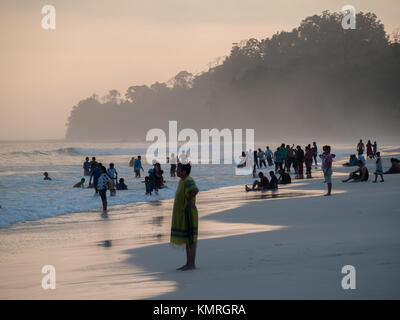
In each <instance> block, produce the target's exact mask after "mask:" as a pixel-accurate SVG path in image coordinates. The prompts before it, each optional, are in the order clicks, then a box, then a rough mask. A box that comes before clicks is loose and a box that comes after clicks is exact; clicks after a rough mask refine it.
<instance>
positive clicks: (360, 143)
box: [357, 139, 365, 155]
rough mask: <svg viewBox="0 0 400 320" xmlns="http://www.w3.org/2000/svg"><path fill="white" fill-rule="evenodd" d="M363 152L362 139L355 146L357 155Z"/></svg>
mask: <svg viewBox="0 0 400 320" xmlns="http://www.w3.org/2000/svg"><path fill="white" fill-rule="evenodd" d="M364 150H365V146H364V143H363V141H362V139H360V142H359V143H358V145H357V152H358V155H360V154H363V153H364Z"/></svg>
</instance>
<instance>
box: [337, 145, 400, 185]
mask: <svg viewBox="0 0 400 320" xmlns="http://www.w3.org/2000/svg"><path fill="white" fill-rule="evenodd" d="M366 151H367V159H375V173H374V174H375V180H374V181H372V182H373V183H376V182H377V180H378V176H379V177H380V178H381V179H380V182H384V181H385V180H384V179H383V175H384V174H393V173H400V160H399V159H396V158H391V159H390V162H391V167H390V168H389V170H387V171H386V172H383V165H382V158H381V153H380V152H379V151H378V146H377V143H376V141H375V142H374V143H373V144H372V143H371V140H368V143H367V150H366ZM364 152H365V145H364V143H363V141H362V139H360V141H359V143H358V144H357V153H358V156H357V157H356V155H355V154H352V155H350V159H349V161H348V162H346V163H345V164H343V166H346V167H352V166H357V167H358V168H357V169H356V170H355V171H353V172H351V173H350V174H349V177H348V178H347V179H345V180H342V182H349V181H352V182H365V181H368V180H369V171H368V168H367V161H366V159H365V158H364Z"/></svg>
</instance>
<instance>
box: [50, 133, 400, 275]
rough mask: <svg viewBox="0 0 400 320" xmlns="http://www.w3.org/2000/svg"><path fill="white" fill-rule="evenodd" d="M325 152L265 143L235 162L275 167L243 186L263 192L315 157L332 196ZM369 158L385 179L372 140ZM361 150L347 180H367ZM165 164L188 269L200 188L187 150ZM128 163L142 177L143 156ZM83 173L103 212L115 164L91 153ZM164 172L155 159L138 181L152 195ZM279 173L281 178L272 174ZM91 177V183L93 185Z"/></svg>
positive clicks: (397, 169) (399, 163) (397, 163)
mask: <svg viewBox="0 0 400 320" xmlns="http://www.w3.org/2000/svg"><path fill="white" fill-rule="evenodd" d="M322 149H323V152H322V153H321V154H320V155H318V147H317V144H316V142H313V144H312V145H311V144H308V145H307V146H306V147H305V148H304V150H303V149H302V147H301V146H299V145H298V146H297V147H294V145H292V146H290V145H285V144H282V145H281V146H280V147H278V148H277V149H276V151H275V152H272V151H271V150H270V148H269V146H267V147H266V150H265V151H263V150H261V149H260V148H259V149H258V150H257V151H254V152H251V151H250V152H248V153H245V152H243V153H242V156H243V159H244V161H243V162H241V164H239V166H245V165H248V162H251V161H253V162H254V163H252V165H253V176H255V174H256V172H257V169H263V167H264V168H267V167H270V168H272V166H274V170H270V171H269V176H270V178H268V177H267V176H266V175H264V173H263V172H261V171H260V172H258V177H259V180H256V181H254V183H253V185H252V186H251V187H249V186H247V185H246V186H245V189H246V191H263V190H275V191H276V190H278V186H279V185H285V184H290V183H291V182H292V178H291V176H290V173H291V168H293V169H294V173H295V178H296V179H303V178H304V173H303V170H304V165H305V167H306V177H307V178H312V176H311V170H312V165H313V163H314V164H315V166H317V165H318V158H319V159H320V161H321V169H322V171H323V174H324V178H325V182H326V183H327V186H328V192H327V194H326V195H327V196H329V195H331V192H332V173H333V170H332V163H333V159H334V158H335V155H334V154H332V153H331V147H330V146H329V145H325V146H323V148H322ZM366 149H367V158H369V159H375V160H376V171H375V181H374V182H376V181H377V177H378V176H380V177H381V181H382V182H383V181H384V180H383V174H384V172H383V168H382V159H381V155H380V152H378V151H377V144H376V142H375V143H374V144H371V142H370V141H368V143H367V148H366ZM364 151H365V147H364V144H363V142H362V140H360V142H359V143H358V144H357V153H358V157H356V156H355V155H351V157H350V161H349V162H348V163H347V164H345V165H346V166H353V165H355V166H358V169H357V170H356V171H354V172H352V173H350V175H349V177H348V179H345V180H343V182H348V181H351V180H353V181H367V180H368V177H369V172H368V169H367V167H366V161H365V158H364V157H363V154H364ZM166 160H167V163H168V164H170V175H171V177H175V176H178V177H179V178H180V180H179V184H178V187H177V190H176V193H175V200H174V206H173V213H172V225H171V236H170V242H171V243H173V244H177V245H186V259H187V262H186V264H185V265H183V266H182V267H180V268H178V269H177V270H182V271H185V270H191V269H194V268H195V258H196V247H197V236H198V212H197V208H196V196H197V194H198V192H199V190H198V188H197V186H196V184H195V181H194V180H193V178H192V177H190V173H191V164H190V162H189V161H188V156H187V154H184V156H182V157H176V156H175V155H174V154H171V158H169V157H167V159H166ZM390 161H391V163H392V167H391V168H390V169H389V170H388V171H387V172H385V173H400V160H399V159H396V158H391V159H390ZM129 166H130V167H133V168H134V173H135V178H140V173H141V171H144V169H143V166H142V163H141V156H138V157H137V158H136V159H135V158H134V157H133V158H132V159H131V160H130V162H129ZM83 169H84V175H85V176H90V180H89V186H93V187H94V188H95V190H96V193H99V194H100V196H101V198H102V201H103V210H104V211H105V210H107V198H106V190H107V189H110V192H111V190H112V189H111V187H112V182H114V180H115V182H116V181H117V180H118V172H117V170H116V169H115V166H114V164H113V163H110V166H109V168H108V169H106V168H105V167H104V166H103V165H102V164H101V163H97V162H96V158H95V157H93V158H92V161H90V162H89V158H88V157H87V158H86V161H85V163H84V165H83ZM163 173H164V172H163V170H162V169H161V165H160V163H158V162H155V163H153V168H151V169H149V170H148V175H147V176H146V177H145V180H144V181H142V182H144V183H145V186H146V194H152V192H153V191H154V190H155V192H156V193H158V190H159V189H160V188H162V187H163V185H164V178H163ZM278 173H279V177H278V176H277V175H276V174H278ZM45 179H47V180H49V179H51V178H50V177H49V176H48V174H47V173H45ZM92 179H93V184H92V183H91V182H92ZM84 182H85V179H84V178H82V180H81V182H79V183H77V184H76V185H75V186H74V187H77V188H83V187H84ZM117 188H122V189H121V190H124V189H127V186H126V185H125V183H124V180H123V178H121V179H120V180H119V184H117Z"/></svg>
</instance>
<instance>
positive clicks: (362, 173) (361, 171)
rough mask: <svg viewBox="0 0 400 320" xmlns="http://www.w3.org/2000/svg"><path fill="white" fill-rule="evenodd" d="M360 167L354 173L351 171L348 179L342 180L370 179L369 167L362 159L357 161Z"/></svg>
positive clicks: (358, 180)
mask: <svg viewBox="0 0 400 320" xmlns="http://www.w3.org/2000/svg"><path fill="white" fill-rule="evenodd" d="M357 165H358V167H359V168H358V169H357V170H356V171H354V172H352V173H350V175H349V177H348V178H347V179H346V180H342V182H348V181H350V180H353V181H354V182H364V181H368V179H369V172H368V169H367V167H366V166H365V165H364V163H363V162H362V161H360V160H359V161H358V162H357Z"/></svg>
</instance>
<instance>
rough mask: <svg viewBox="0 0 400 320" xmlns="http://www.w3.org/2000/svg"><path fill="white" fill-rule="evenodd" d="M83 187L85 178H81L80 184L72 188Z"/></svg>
mask: <svg viewBox="0 0 400 320" xmlns="http://www.w3.org/2000/svg"><path fill="white" fill-rule="evenodd" d="M84 187H85V178H82V179H81V181H80V182H78V183H76V184H74V188H82V189H83V188H84Z"/></svg>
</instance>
